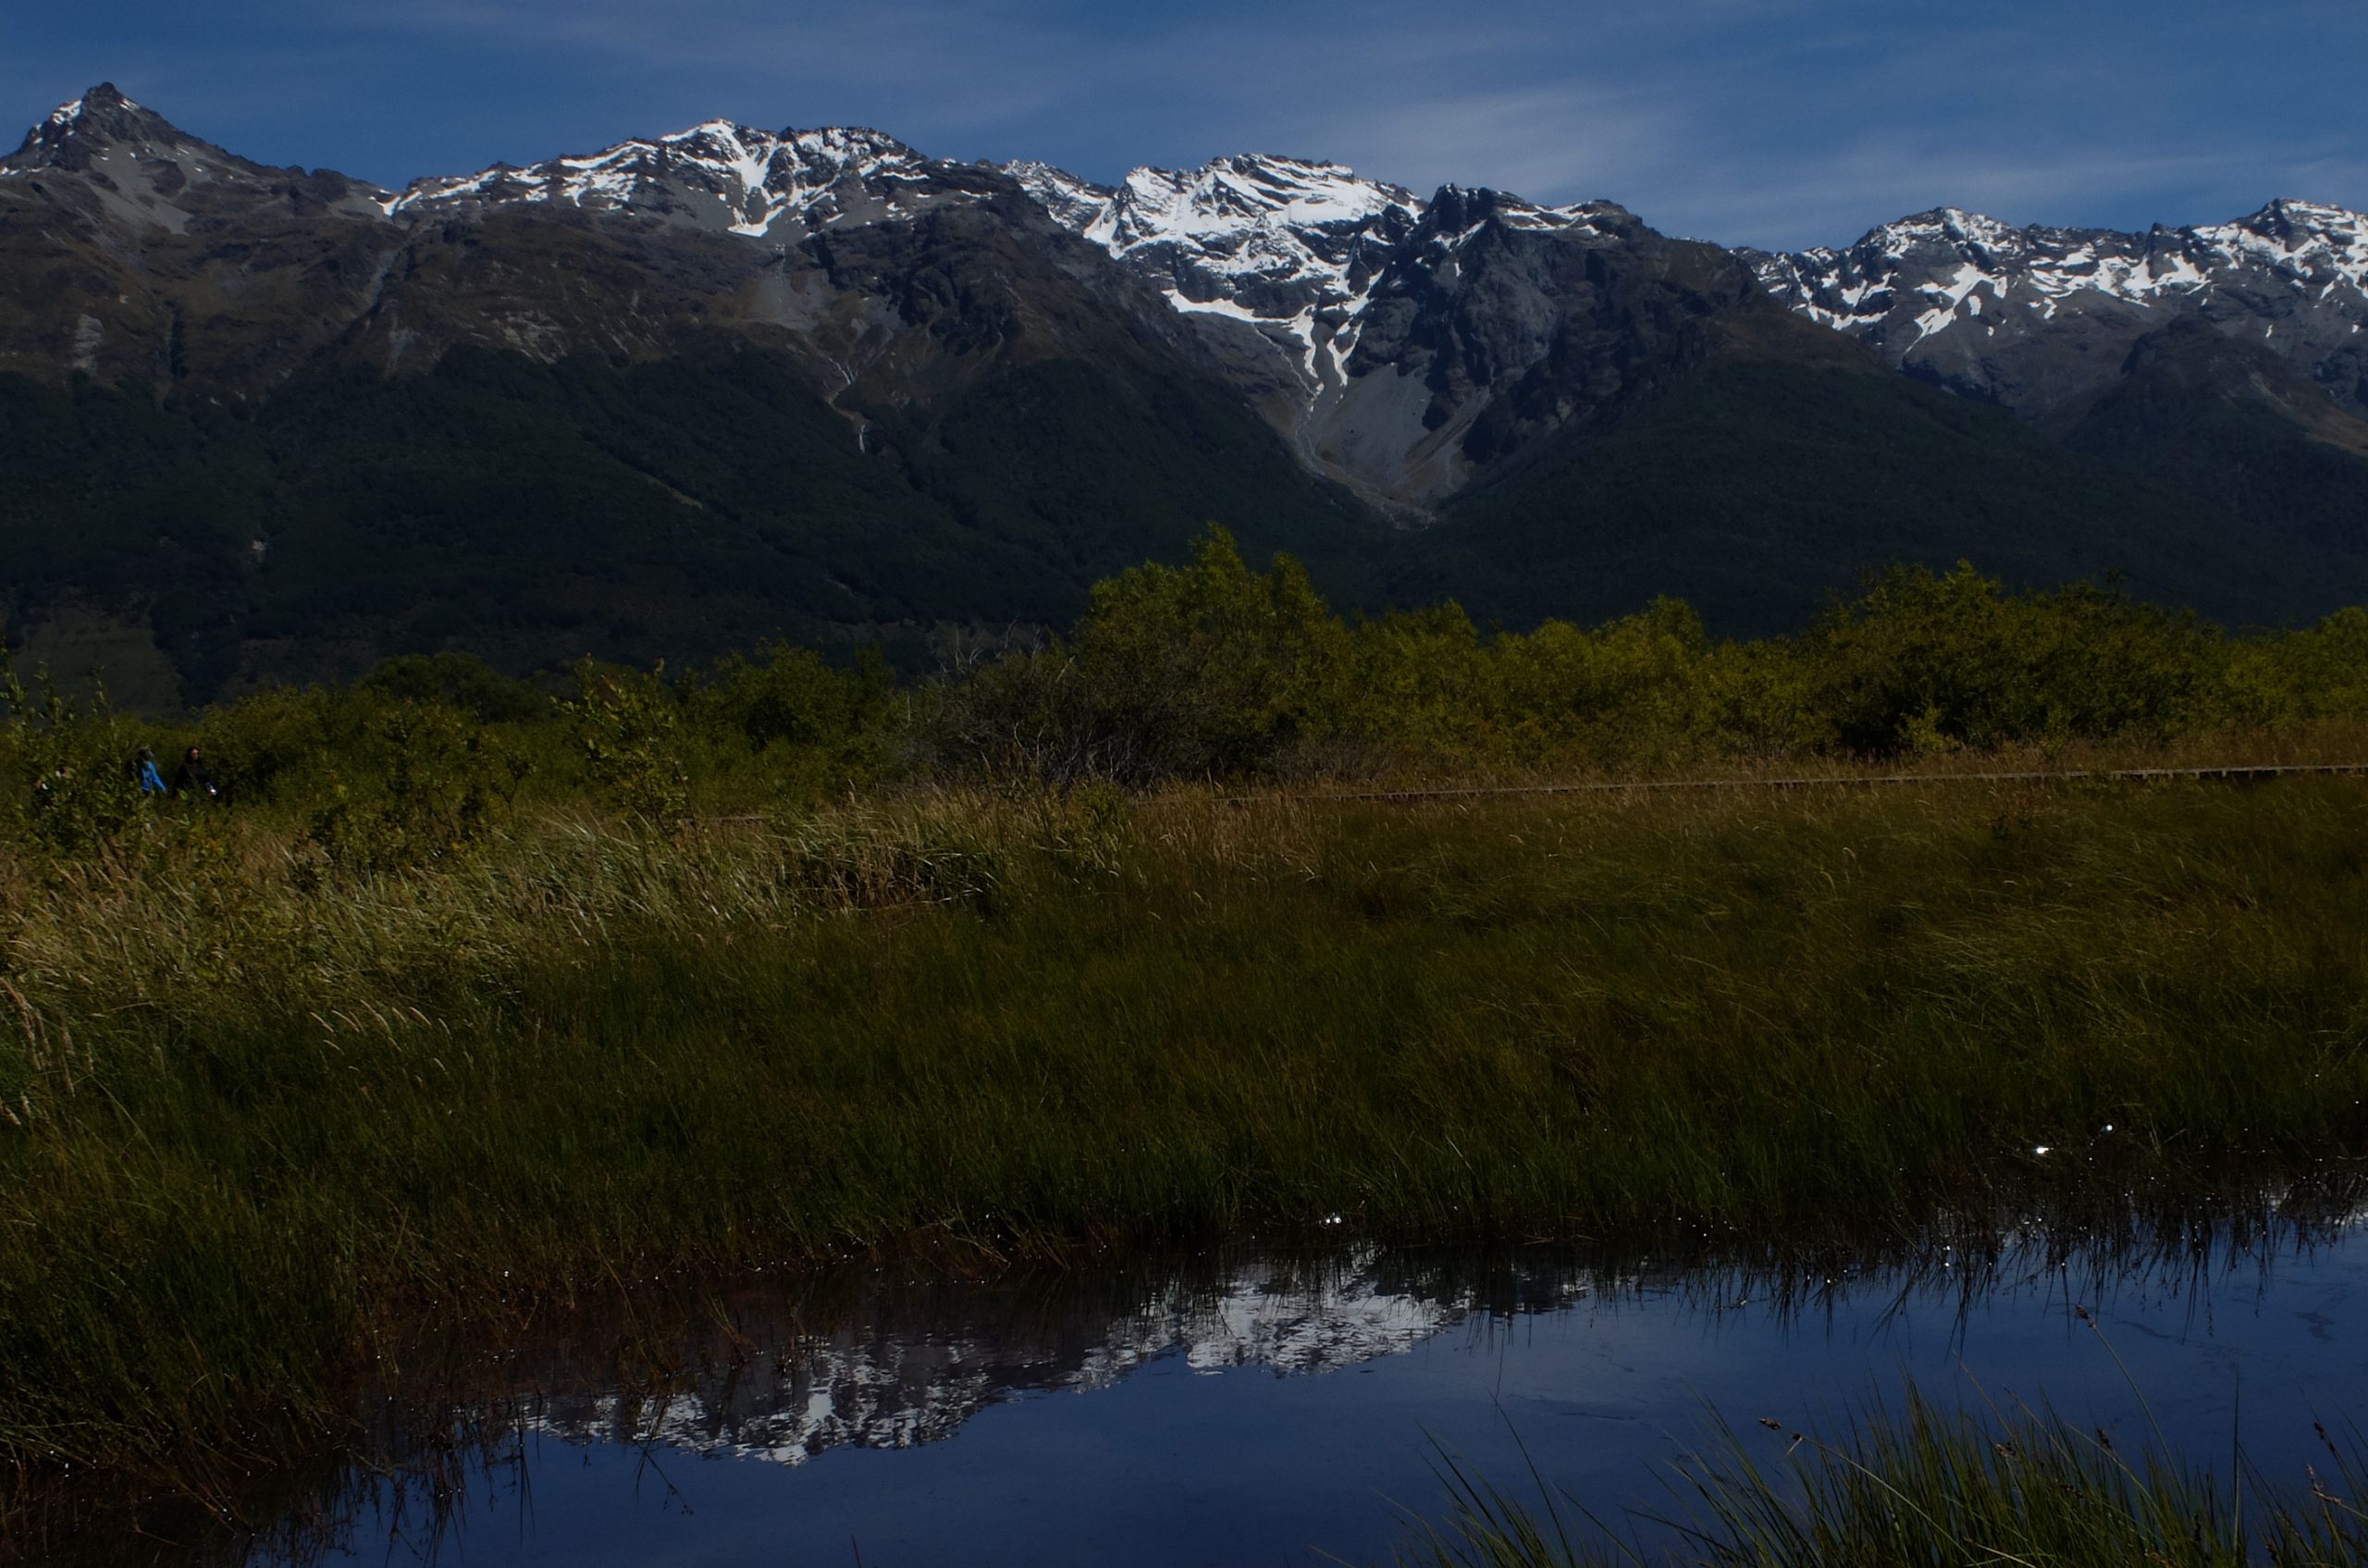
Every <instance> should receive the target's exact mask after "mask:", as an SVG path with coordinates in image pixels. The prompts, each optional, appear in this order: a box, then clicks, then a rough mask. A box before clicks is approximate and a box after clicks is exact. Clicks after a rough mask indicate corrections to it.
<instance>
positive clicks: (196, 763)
mask: <svg viewBox="0 0 2368 1568" xmlns="http://www.w3.org/2000/svg"><path fill="white" fill-rule="evenodd" d="M173 793H174V794H175V795H194V796H203V797H204V798H205V799H208V800H219V799H221V798H222V789H221V786H220V785H218V784H216V783H215V782H214V775H213V774H212V773H211V772H207V771H206V767H205V761H204V759H203V758H201V757H199V756H198V754H197V747H193V746H192V747H190V748H189V749H188V750H187V751H184V752H182V753H181V765H180V766H179V768H176V769H175V770H173Z"/></svg>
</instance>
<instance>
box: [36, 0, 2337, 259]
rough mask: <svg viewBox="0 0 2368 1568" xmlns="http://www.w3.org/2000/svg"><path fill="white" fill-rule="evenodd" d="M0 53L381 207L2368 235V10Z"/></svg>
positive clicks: (1203, 8)
mask: <svg viewBox="0 0 2368 1568" xmlns="http://www.w3.org/2000/svg"><path fill="white" fill-rule="evenodd" d="M17 9H18V15H17V17H16V18H14V19H11V20H9V21H8V22H7V23H6V25H5V27H0V31H5V33H6V48H5V51H0V100H5V106H6V108H11V109H13V110H14V112H15V115H16V117H17V119H18V121H19V123H22V124H28V125H29V124H31V122H32V121H33V120H35V119H37V118H38V117H40V116H41V115H43V113H45V112H46V111H47V110H48V108H49V107H50V106H51V105H54V104H56V103H57V102H59V101H60V100H63V99H65V98H68V97H71V96H73V95H74V94H75V93H78V92H80V90H81V89H82V88H83V87H85V86H87V85H89V84H91V83H92V82H94V81H97V80H114V81H116V82H117V84H118V85H119V86H121V87H122V88H123V89H124V91H126V92H127V93H130V94H131V95H132V96H133V97H134V98H137V99H139V100H141V101H142V102H143V103H146V104H148V105H151V106H153V107H155V108H157V109H159V110H161V111H163V112H164V113H165V114H166V115H167V116H168V117H171V118H173V119H174V120H176V121H177V122H179V124H180V125H182V126H184V127H185V128H187V129H188V130H192V131H195V132H197V133H198V134H201V135H203V136H205V137H207V138H209V139H210V140H213V141H215V142H221V143H222V144H224V145H226V146H228V147H229V148H230V149H231V150H232V151H234V152H238V153H242V154H246V155H248V156H250V157H253V158H256V159H259V160H261V161H264V162H267V163H298V162H301V163H303V164H306V165H326V166H328V167H336V168H340V169H343V170H345V171H346V172H348V173H350V174H355V175H360V176H363V177H364V178H366V179H374V180H377V181H379V182H381V183H383V184H388V185H400V184H402V183H404V182H406V181H407V180H409V179H412V178H413V177H414V176H417V175H422V174H431V173H450V172H456V171H462V170H468V169H475V168H478V167H483V166H484V165H486V164H487V163H491V162H493V161H495V160H496V159H507V160H509V161H511V162H513V163H523V162H527V161H531V160H533V159H536V158H539V157H546V156H549V155H551V154H559V153H572V152H583V151H588V150H591V149H594V148H597V147H600V146H603V145H606V144H608V143H610V142H615V141H618V140H621V139H623V138H624V137H626V136H630V135H635V134H649V133H656V132H660V131H666V130H678V129H680V128H681V127H683V126H685V125H688V124H692V123H695V122H697V121H698V120H701V119H706V118H709V117H713V116H718V115H722V116H727V117H733V118H735V119H740V120H743V121H746V122H748V123H751V124H756V125H762V126H768V127H772V128H776V129H777V128H780V127H782V126H785V125H796V126H801V127H803V126H814V125H825V124H846V123H857V124H869V125H875V126H878V127H880V128H881V129H882V130H889V131H892V132H894V133H895V134H896V135H899V136H901V137H903V138H904V139H905V140H907V142H912V143H914V144H915V145H916V146H919V148H921V149H922V150H923V151H925V152H929V153H931V154H937V155H939V156H944V157H958V158H975V157H991V158H1004V157H1014V156H1030V157H1041V158H1043V159H1045V160H1047V161H1048V162H1052V163H1055V164H1059V165H1061V166H1063V167H1067V168H1070V169H1073V170H1075V171H1077V172H1078V173H1080V174H1085V175H1088V176H1092V177H1094V178H1097V179H1115V178H1116V176H1118V175H1119V174H1120V173H1122V172H1123V171H1124V170H1125V169H1127V168H1128V167H1131V166H1133V165H1136V164H1145V163H1149V164H1158V165H1163V166H1168V167H1176V166H1189V165H1193V164H1198V163H1201V162H1203V161H1204V160H1205V159H1207V158H1208V157H1210V156H1212V155H1215V154H1219V153H1227V152H1238V151H1270V152H1281V153H1291V154H1301V155H1308V156H1323V157H1333V158H1338V159H1340V160H1341V161H1343V162H1347V163H1351V164H1354V165H1355V166H1356V167H1359V168H1360V169H1362V170H1363V171H1365V172H1366V173H1368V174H1372V175H1375V176H1377V177H1380V178H1384V179H1395V180H1398V181H1400V182H1401V183H1403V184H1407V185H1411V186H1414V187H1416V188H1417V189H1420V190H1423V191H1428V190H1430V189H1431V188H1433V187H1434V186H1436V185H1437V184H1439V183H1441V182H1443V181H1447V180H1450V179H1452V180H1457V181H1460V182H1462V183H1464V184H1469V185H1483V184H1486V185H1495V186H1498V187H1499V188H1502V189H1505V190H1510V191H1519V192H1521V193H1523V194H1524V195H1528V196H1532V197H1536V198H1538V199H1542V200H1557V201H1560V200H1573V199H1579V198H1585V197H1595V196H1608V197H1610V198H1612V199H1613V200H1616V201H1620V202H1622V203H1624V204H1627V205H1628V206H1630V207H1633V208H1634V209H1635V210H1636V211H1637V212H1638V213H1640V214H1641V215H1642V216H1644V217H1645V218H1646V219H1647V221H1648V222H1651V223H1653V224H1655V225H1656V226H1657V227H1659V228H1663V229H1666V230H1669V231H1671V232H1673V233H1680V234H1687V235H1695V236H1698V237H1701V238H1704V239H1711V240H1718V241H1724V242H1727V243H1730V244H1746V243H1748V244H1759V245H1770V246H1794V245H1803V244H1812V243H1838V242H1841V241H1847V240H1850V239H1853V238H1855V237H1856V235H1858V234H1859V233H1861V232H1862V231H1864V230H1865V229H1866V228H1869V227H1870V226H1871V225H1873V224H1875V223H1878V222H1881V221H1882V220H1884V219H1886V218H1891V217H1896V216H1902V215H1903V214H1906V213H1908V212H1913V211H1918V210H1920V209H1923V208H1926V207H1930V206H1936V205H1941V204H1955V205H1959V206H1966V207H1973V208H1978V209H1980V210H1982V211H1986V212H1990V213H1992V214H1994V215H1996V216H2001V217H2004V218H2007V219H2010V220H2012V221H2016V222H2045V223H2090V224H2102V225H2110V226H2113V227H2116V228H2142V227H2144V226H2145V225H2147V224H2148V223H2152V222H2157V221H2159V222H2165V223H2188V222H2203V221H2214V220H2218V219H2222V218H2227V217H2232V216H2238V214H2240V213H2244V212H2248V211H2251V210H2252V209H2253V208H2254V207H2256V206H2258V205H2260V204H2262V203H2263V201H2265V200H2267V199H2268V198H2270V197H2272V196H2276V195H2291V196H2305V197H2310V198H2312V199H2315V200H2321V201H2331V202H2337V203H2340V204H2344V205H2346V206H2351V207H2362V208H2368V111H2363V106H2362V101H2363V97H2368V94H2363V93H2362V83H2363V81H2368V4H2363V3H2362V0H2251V4H2248V5H2244V6H2235V5H2231V4H2228V3H2227V0H2216V3H2214V0H2152V4H2145V5H2111V6H2108V5H2103V4H2095V3H2092V0H2054V3H2052V4H2034V3H2031V0H1990V3H1987V4H1980V5H1975V4H1955V5H1946V6H1943V5H1935V4H1928V3H1924V0H1889V3H1887V4H1880V5H1878V4H1862V3H1859V0H1659V3H1624V4H1604V3H1595V0H1561V3H1553V0H1423V3H1421V4H1412V3H1407V0H1369V3H1366V4H1361V5H1347V4H1338V3H1334V4H1314V3H1308V0H1175V3H1173V4H1168V5H1158V4H1150V5H1145V4H1141V3H1138V4H1132V5H1129V4H1127V3H1126V0H1109V3H1104V4H1095V3H1090V0H991V3H988V4H972V5H959V6H957V5H953V4H949V3H946V0H875V3H871V4H860V3H843V4H840V5H836V6H805V5H796V4H779V3H774V4H762V3H757V0H645V3H641V4H623V3H620V0H376V3H372V4H360V3H355V0H266V3H264V4H255V5H243V6H242V5H238V4H224V5H195V6H192V5H190V4H187V3H186V0H176V3H172V4H164V3H160V0H113V3H110V4H108V5H105V6H60V5H51V6H39V7H35V6H23V7H18V8H17Z"/></svg>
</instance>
